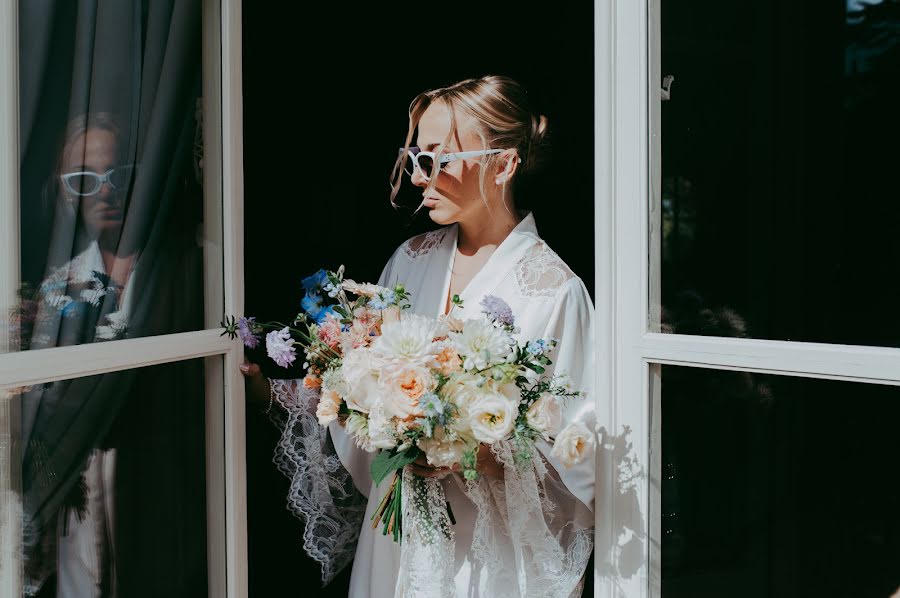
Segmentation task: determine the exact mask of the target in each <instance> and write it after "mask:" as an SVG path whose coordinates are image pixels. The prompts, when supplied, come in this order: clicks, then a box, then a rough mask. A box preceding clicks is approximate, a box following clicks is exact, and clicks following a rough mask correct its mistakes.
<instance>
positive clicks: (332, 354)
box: [223, 267, 593, 541]
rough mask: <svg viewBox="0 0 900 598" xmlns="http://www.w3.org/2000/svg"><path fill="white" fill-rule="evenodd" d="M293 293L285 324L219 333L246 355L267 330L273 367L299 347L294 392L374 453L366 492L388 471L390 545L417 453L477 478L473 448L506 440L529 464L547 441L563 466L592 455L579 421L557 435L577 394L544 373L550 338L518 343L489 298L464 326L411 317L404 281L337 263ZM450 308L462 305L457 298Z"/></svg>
mask: <svg viewBox="0 0 900 598" xmlns="http://www.w3.org/2000/svg"><path fill="white" fill-rule="evenodd" d="M303 288H304V290H305V295H304V297H303V300H302V301H301V307H302V311H301V312H300V313H299V314H298V315H297V317H296V318H295V319H294V320H293V322H292V323H291V324H289V325H286V324H282V323H280V322H267V323H261V322H257V321H256V319H255V318H252V317H241V318H240V319H237V320H236V319H235V318H234V317H230V318H226V320H225V321H224V322H223V326H224V327H225V332H223V334H229V335H230V336H231V337H232V338H235V337H238V336H239V337H240V338H241V340H242V341H243V343H244V345H245V346H247V347H251V348H252V347H256V346H258V344H259V342H260V337H261V336H262V335H263V334H264V333H266V331H267V330H268V333H266V334H265V345H266V350H267V353H268V355H269V357H271V358H272V359H273V360H274V361H275V362H276V363H277V364H279V365H280V366H282V367H288V366H290V365H291V364H292V363H293V362H294V361H295V360H296V359H297V350H298V347H299V348H300V349H301V350H302V351H303V355H304V361H305V362H304V363H303V367H304V369H306V371H307V374H306V376H305V377H304V379H303V385H304V386H305V387H306V388H309V389H316V390H317V391H318V397H319V400H318V405H317V408H316V417H317V419H318V421H319V423H320V424H321V425H323V426H327V425H328V424H330V423H331V422H332V421H334V420H337V421H338V422H339V423H340V424H342V425H343V427H344V429H345V430H346V431H347V432H348V433H349V434H350V435H351V437H352V438H354V440H355V441H356V443H357V445H358V446H359V447H360V448H362V449H363V450H366V451H370V452H376V451H377V452H378V455H377V456H376V458H375V459H374V461H373V463H372V466H371V474H372V478H373V480H374V481H375V483H376V484H380V483H381V482H382V481H383V480H384V479H385V478H387V477H388V476H389V475H390V474H392V473H393V474H394V477H393V479H392V481H391V483H390V489H389V491H388V492H387V493H386V494H385V496H384V498H383V499H382V501H381V503H380V504H379V505H378V508H377V509H376V510H375V513H374V515H373V517H372V520H373V527H377V526H378V525H379V524H381V525H382V527H383V533H384V534H391V535H392V536H393V539H394V540H395V541H400V538H402V529H403V527H402V495H403V492H404V489H403V488H402V485H403V481H402V480H403V478H402V476H400V475H398V473H399V472H401V470H402V469H403V468H404V467H405V466H406V465H408V464H409V463H412V462H413V461H415V460H416V459H418V458H419V457H420V456H421V455H424V457H425V459H426V460H427V462H428V463H429V464H430V465H432V466H434V467H447V468H452V469H453V470H456V471H460V472H461V474H462V475H463V476H464V477H465V478H466V479H467V480H475V479H477V477H478V475H479V474H478V471H477V469H476V460H477V453H478V450H479V448H480V445H482V444H484V445H488V446H490V445H493V444H494V443H497V442H501V441H504V442H511V443H513V446H514V447H515V455H516V460H517V461H523V462H527V461H529V460H531V459H533V458H535V449H534V445H535V442H537V441H539V440H545V441H554V439H555V442H554V445H553V455H554V456H556V457H558V458H559V459H560V460H561V462H562V463H563V464H564V465H565V466H567V467H569V466H572V465H574V464H576V463H578V462H579V461H581V460H583V459H584V458H585V457H586V455H587V454H588V453H589V452H590V450H591V449H592V448H593V436H592V434H591V431H590V430H588V428H587V427H586V426H585V425H584V424H581V423H575V424H572V425H570V426H568V427H567V428H566V429H564V430H559V428H560V420H561V405H560V403H561V402H562V401H565V400H571V399H574V398H576V397H579V396H581V395H582V394H583V393H581V392H580V391H578V390H574V389H573V388H572V387H571V384H570V383H569V382H568V380H567V378H566V377H565V376H555V377H550V376H547V375H545V372H546V368H547V366H548V365H550V364H551V363H552V362H551V360H550V353H551V351H552V350H553V348H554V347H555V346H556V341H555V340H553V339H534V340H530V341H528V342H526V343H519V342H517V341H516V339H515V338H514V335H515V334H516V333H517V332H518V329H517V328H516V324H515V317H514V315H513V313H512V310H511V309H510V307H509V305H508V304H507V303H506V302H505V301H503V300H502V299H500V298H499V297H495V296H486V297H485V298H484V299H483V300H482V301H481V304H480V308H481V310H480V313H479V314H478V315H477V317H474V318H472V319H467V320H464V321H463V320H459V319H457V318H453V317H446V316H445V317H440V318H428V317H424V316H420V315H414V314H412V313H409V312H408V310H409V308H410V295H409V293H408V292H407V291H406V289H405V288H404V286H403V285H402V284H397V285H395V286H393V287H391V288H386V287H381V286H378V285H374V284H369V283H357V282H354V281H352V280H345V279H344V278H343V267H341V268H340V269H339V270H338V271H337V272H328V271H325V270H319V271H318V272H316V273H315V274H313V275H312V276H309V277H307V278H305V279H303ZM453 302H454V303H455V304H456V305H457V306H459V307H464V306H463V305H462V301H461V300H460V299H459V297H457V296H454V298H453ZM413 491H414V492H415V489H413ZM450 517H451V520H452V512H451V513H450Z"/></svg>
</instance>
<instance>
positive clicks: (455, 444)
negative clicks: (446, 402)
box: [419, 428, 466, 467]
mask: <svg viewBox="0 0 900 598" xmlns="http://www.w3.org/2000/svg"><path fill="white" fill-rule="evenodd" d="M449 436H450V435H449V434H444V429H443V428H438V429H437V430H435V432H434V437H433V438H422V439H420V440H419V448H420V449H422V451H423V452H424V453H425V458H426V459H428V464H429V465H432V466H434V467H452V466H453V465H455V464H456V463H459V462H460V461H461V460H462V456H463V453H464V452H465V450H466V444H465V443H464V442H463V441H462V440H460V439H459V437H458V436H457V437H456V439H455V440H452V439H451V438H450V437H449Z"/></svg>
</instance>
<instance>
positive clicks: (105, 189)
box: [97, 181, 116, 199]
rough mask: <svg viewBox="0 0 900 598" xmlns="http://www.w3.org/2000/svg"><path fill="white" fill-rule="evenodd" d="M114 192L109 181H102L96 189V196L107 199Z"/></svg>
mask: <svg viewBox="0 0 900 598" xmlns="http://www.w3.org/2000/svg"><path fill="white" fill-rule="evenodd" d="M115 192H116V190H115V189H113V188H112V185H110V184H109V181H103V183H102V184H101V185H100V188H99V189H98V190H97V197H98V198H100V199H107V198H108V197H109V196H110V195H112V194H113V193H115Z"/></svg>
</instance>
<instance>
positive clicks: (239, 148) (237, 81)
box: [222, 0, 247, 598]
mask: <svg viewBox="0 0 900 598" xmlns="http://www.w3.org/2000/svg"><path fill="white" fill-rule="evenodd" d="M241 5H242V4H241V1H240V0H224V2H223V3H222V139H223V140H224V143H223V145H222V170H223V179H222V183H223V187H222V202H223V203H222V211H223V224H224V229H223V230H224V242H223V250H224V258H225V268H224V275H225V313H228V314H235V315H240V314H243V313H244V211H243V210H244V162H243V151H244V147H243V143H244V136H243V92H242V78H243V77H242V43H241V42H242V38H241ZM242 360H243V351H242V348H241V345H240V343H239V342H238V341H234V342H233V344H232V350H231V351H229V352H228V353H227V354H226V355H225V360H224V361H225V363H224V380H225V493H226V494H225V495H226V527H225V529H226V552H227V563H228V570H227V592H228V593H227V596H228V598H246V596H247V455H246V433H247V431H246V422H245V413H244V381H243V377H242V376H241V374H240V371H239V370H238V365H240V363H241V361H242Z"/></svg>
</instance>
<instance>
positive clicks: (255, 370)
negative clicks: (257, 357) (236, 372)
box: [238, 361, 262, 378]
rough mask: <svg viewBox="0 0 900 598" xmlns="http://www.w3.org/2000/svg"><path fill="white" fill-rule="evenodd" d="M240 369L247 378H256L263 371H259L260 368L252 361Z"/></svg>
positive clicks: (246, 362) (243, 364)
mask: <svg viewBox="0 0 900 598" xmlns="http://www.w3.org/2000/svg"><path fill="white" fill-rule="evenodd" d="M238 369H240V370H241V373H242V374H243V375H244V376H246V377H247V378H255V377H257V376H259V375H260V374H261V373H262V370H260V369H259V366H258V365H257V364H255V363H253V362H250V361H245V362H244V363H242V364H241V365H239V366H238Z"/></svg>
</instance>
